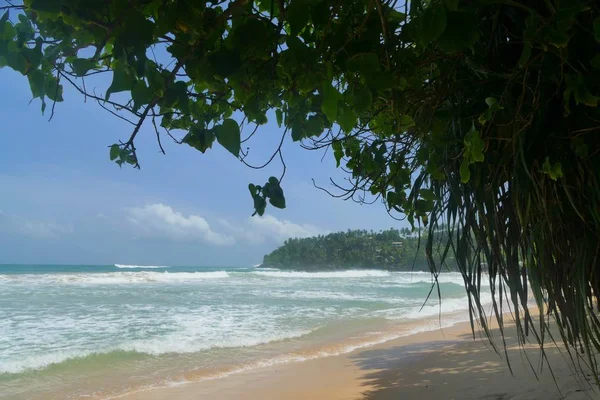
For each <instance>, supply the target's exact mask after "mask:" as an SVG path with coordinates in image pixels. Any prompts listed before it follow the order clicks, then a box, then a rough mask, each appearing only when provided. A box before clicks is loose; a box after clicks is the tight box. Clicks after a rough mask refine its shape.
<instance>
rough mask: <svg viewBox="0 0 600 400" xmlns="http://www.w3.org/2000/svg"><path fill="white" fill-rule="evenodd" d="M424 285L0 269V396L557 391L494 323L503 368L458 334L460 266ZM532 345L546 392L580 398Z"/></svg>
mask: <svg viewBox="0 0 600 400" xmlns="http://www.w3.org/2000/svg"><path fill="white" fill-rule="evenodd" d="M438 283H439V285H440V286H439V289H440V293H441V296H442V301H441V303H440V302H439V301H438V299H437V296H435V295H434V296H433V297H432V298H430V300H429V301H428V302H427V303H426V304H424V301H425V299H426V298H427V294H428V292H429V291H430V290H431V287H432V284H433V282H432V278H431V274H429V273H426V272H399V271H385V270H344V271H321V272H302V271H281V270H274V269H270V270H269V269H261V270H257V269H253V268H222V267H176V266H159V265H157V266H138V265H121V264H116V265H103V266H60V265H59V266H57V265H47V266H40V265H37V266H0V399H10V400H21V399H23V400H25V399H27V400H38V399H40V400H46V399H49V398H50V399H63V400H67V399H68V400H73V399H97V400H101V399H102V400H104V399H113V398H122V399H139V400H161V399H198V398H200V399H240V398H244V399H246V398H248V399H307V398H308V399H386V398H409V399H410V398H418V399H438V398H444V399H445V398H448V399H453V398H454V399H468V398H473V399H479V398H484V399H485V398H492V399H508V398H511V399H512V398H551V399H552V398H557V399H558V398H559V396H560V395H559V393H558V391H557V388H556V385H554V383H553V380H552V375H551V374H550V373H549V371H548V369H547V368H544V373H543V374H541V375H540V379H541V384H540V383H538V382H537V381H536V377H535V374H534V373H533V372H532V371H531V368H530V366H529V365H528V364H526V365H525V366H523V365H522V364H523V360H525V358H523V357H522V355H521V353H520V352H519V347H518V345H517V343H516V342H515V340H514V332H512V333H511V330H510V328H507V329H508V330H507V335H508V339H507V346H508V353H509V356H510V360H511V362H512V367H513V372H514V375H515V376H516V378H513V377H512V376H511V374H510V371H509V369H508V367H507V363H506V362H505V361H504V360H503V359H502V357H501V356H499V355H498V354H496V353H495V352H494V351H492V349H491V347H490V345H489V343H488V341H487V340H486V339H483V340H482V339H481V338H480V337H479V336H476V340H473V337H472V334H471V328H470V325H469V324H468V323H466V322H467V321H468V300H467V298H466V296H465V292H464V283H463V279H462V277H461V276H460V274H457V273H445V274H442V275H440V277H438ZM481 298H482V301H483V303H484V308H485V312H486V313H487V315H490V312H491V303H490V301H491V296H490V294H489V292H483V293H482V296H481ZM504 311H508V310H506V309H505V310H504ZM506 318H507V319H510V317H509V316H508V315H507V316H506ZM494 337H495V342H496V344H497V345H498V347H500V349H502V340H501V337H500V335H499V333H498V332H495V333H494ZM500 353H501V354H503V352H502V351H501V352H500ZM548 354H549V358H550V361H551V365H552V367H553V368H554V373H555V376H556V377H557V382H558V387H559V388H560V390H561V393H563V394H564V395H567V396H580V395H583V394H586V395H589V394H591V395H592V396H596V392H595V391H593V390H591V389H590V387H589V385H588V386H585V385H583V386H581V385H579V383H578V382H577V380H576V378H575V377H574V376H573V375H572V374H571V371H570V370H569V368H568V364H566V363H565V361H564V360H563V359H562V358H561V355H560V354H559V352H558V351H557V350H556V349H548ZM527 355H528V357H529V360H530V361H531V364H532V365H533V366H535V367H536V368H537V367H538V366H539V354H538V352H537V351H536V350H535V349H534V348H533V349H529V351H528V353H527ZM578 390H581V391H578ZM486 396H487V397H486ZM489 396H492V397H489ZM494 396H496V397H494ZM503 396H504V397H503ZM575 398H576V397H575ZM592 398H593V397H592Z"/></svg>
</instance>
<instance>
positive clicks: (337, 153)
mask: <svg viewBox="0 0 600 400" xmlns="http://www.w3.org/2000/svg"><path fill="white" fill-rule="evenodd" d="M331 147H332V148H333V156H334V157H335V166H336V167H337V168H339V166H340V161H341V159H342V157H344V149H343V147H342V142H341V141H340V140H335V141H333V142H332V143H331Z"/></svg>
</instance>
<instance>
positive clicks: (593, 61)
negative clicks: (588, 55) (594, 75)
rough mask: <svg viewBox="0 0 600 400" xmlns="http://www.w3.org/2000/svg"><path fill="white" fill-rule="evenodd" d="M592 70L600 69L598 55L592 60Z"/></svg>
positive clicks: (599, 55)
mask: <svg viewBox="0 0 600 400" xmlns="http://www.w3.org/2000/svg"><path fill="white" fill-rule="evenodd" d="M591 64H592V68H594V69H600V54H596V55H595V56H594V58H592V63H591Z"/></svg>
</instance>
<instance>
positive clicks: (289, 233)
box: [248, 215, 327, 242]
mask: <svg viewBox="0 0 600 400" xmlns="http://www.w3.org/2000/svg"><path fill="white" fill-rule="evenodd" d="M248 226H249V227H248V229H249V231H250V232H251V233H252V234H254V235H260V236H263V237H268V238H271V239H272V240H275V241H277V242H283V241H285V240H286V239H289V238H292V237H294V238H303V237H309V236H316V235H321V234H325V233H327V231H325V230H323V229H321V228H319V227H316V226H314V225H309V224H296V223H293V222H291V221H288V220H285V219H277V218H275V217H273V216H272V215H264V216H262V217H250V218H249V219H248Z"/></svg>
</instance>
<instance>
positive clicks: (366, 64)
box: [346, 53, 380, 77]
mask: <svg viewBox="0 0 600 400" xmlns="http://www.w3.org/2000/svg"><path fill="white" fill-rule="evenodd" d="M379 66H380V64H379V57H378V56H377V54H376V53H359V54H357V55H355V56H354V57H352V58H351V59H350V60H348V63H347V65H346V67H347V68H348V70H349V71H351V72H360V73H361V74H362V75H364V76H366V77H369V76H371V75H372V74H375V73H376V72H377V71H379Z"/></svg>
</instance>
